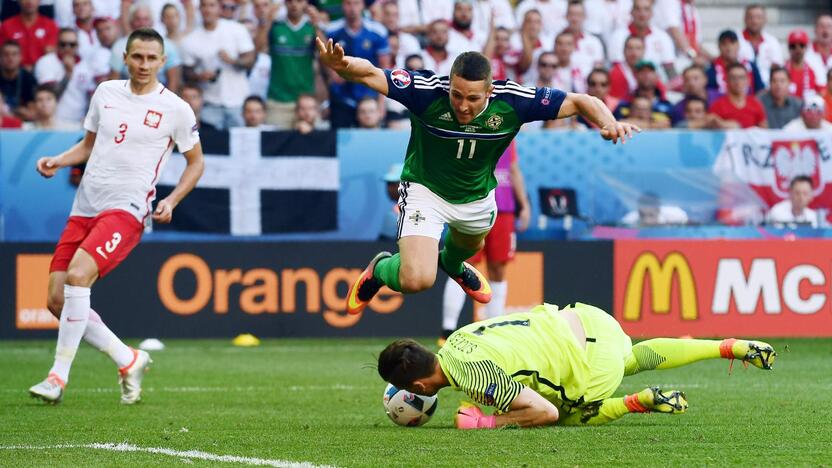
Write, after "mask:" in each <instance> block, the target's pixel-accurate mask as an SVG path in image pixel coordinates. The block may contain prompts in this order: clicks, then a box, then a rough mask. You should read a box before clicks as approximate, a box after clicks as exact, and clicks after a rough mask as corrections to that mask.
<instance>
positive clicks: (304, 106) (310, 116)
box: [292, 94, 329, 135]
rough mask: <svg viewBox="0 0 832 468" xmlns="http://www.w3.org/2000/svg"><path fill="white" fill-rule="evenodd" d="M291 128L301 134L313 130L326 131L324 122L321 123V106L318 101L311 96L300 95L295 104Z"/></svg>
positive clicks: (326, 126)
mask: <svg viewBox="0 0 832 468" xmlns="http://www.w3.org/2000/svg"><path fill="white" fill-rule="evenodd" d="M292 128H294V129H295V130H297V131H298V132H300V133H301V134H304V135H305V134H307V133H309V132H311V131H313V130H326V129H327V128H329V126H328V125H326V122H322V121H321V106H320V104H318V99H317V98H315V96H313V95H311V94H301V95H300V96H298V100H297V101H296V102H295V121H294V123H293V125H292Z"/></svg>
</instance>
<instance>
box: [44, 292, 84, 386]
mask: <svg viewBox="0 0 832 468" xmlns="http://www.w3.org/2000/svg"><path fill="white" fill-rule="evenodd" d="M89 317H90V288H84V287H81V286H70V285H68V284H67V285H64V308H63V311H61V322H60V325H59V326H58V345H57V347H56V348H55V363H54V364H53V365H52V369H51V370H50V371H49V373H50V374H52V373H54V374H56V375H57V376H58V377H60V378H61V380H63V381H64V382H69V368H70V367H72V360H73V359H75V353H76V352H77V351H78V345H79V344H81V337H82V336H84V330H85V329H86V328H87V322H88V320H89Z"/></svg>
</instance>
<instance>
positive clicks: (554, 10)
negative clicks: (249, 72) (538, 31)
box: [515, 0, 566, 49]
mask: <svg viewBox="0 0 832 468" xmlns="http://www.w3.org/2000/svg"><path fill="white" fill-rule="evenodd" d="M529 10H537V11H539V12H540V15H541V16H542V17H543V35H544V36H548V37H555V36H556V35H557V34H558V33H560V32H561V31H563V29H564V28H565V27H566V0H523V1H522V2H520V4H519V5H517V11H516V12H515V16H516V18H517V22H518V23H520V22H522V21H523V19H524V17H525V16H526V12H527V11H529ZM547 49H548V47H547Z"/></svg>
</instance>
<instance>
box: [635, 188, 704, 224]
mask: <svg viewBox="0 0 832 468" xmlns="http://www.w3.org/2000/svg"><path fill="white" fill-rule="evenodd" d="M637 204H638V207H637V208H636V209H635V210H633V211H630V212H629V213H627V214H626V215H625V216H624V217H623V218H621V224H624V225H626V226H640V227H650V226H662V225H669V224H671V225H672V224H675V225H684V224H687V223H688V214H687V213H685V210H683V209H682V208H680V207H678V206H673V205H664V204H662V201H661V199H660V198H659V196H658V195H656V194H655V193H652V192H645V193H644V194H643V195H641V196H640V197H639V198H638V201H637Z"/></svg>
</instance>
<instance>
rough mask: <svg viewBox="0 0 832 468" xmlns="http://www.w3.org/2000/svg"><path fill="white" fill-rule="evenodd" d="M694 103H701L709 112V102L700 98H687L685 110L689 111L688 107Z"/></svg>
mask: <svg viewBox="0 0 832 468" xmlns="http://www.w3.org/2000/svg"><path fill="white" fill-rule="evenodd" d="M692 102H700V103H702V106H703V107H704V108H705V110H706V111H707V110H708V101H707V100H706V99H703V98H701V97H699V96H685V110H688V105H690V103H692Z"/></svg>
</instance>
